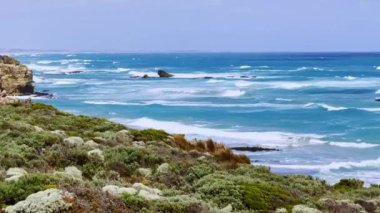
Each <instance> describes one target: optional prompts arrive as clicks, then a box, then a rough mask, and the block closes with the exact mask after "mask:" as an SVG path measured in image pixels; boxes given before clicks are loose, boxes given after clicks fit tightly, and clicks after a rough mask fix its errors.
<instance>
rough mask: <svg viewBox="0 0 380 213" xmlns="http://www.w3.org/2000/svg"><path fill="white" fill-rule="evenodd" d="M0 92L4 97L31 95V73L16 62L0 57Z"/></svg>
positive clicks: (9, 58) (32, 91) (32, 89)
mask: <svg viewBox="0 0 380 213" xmlns="http://www.w3.org/2000/svg"><path fill="white" fill-rule="evenodd" d="M0 92H1V93H2V94H5V95H30V94H33V93H34V86H33V73H32V71H31V70H29V69H28V67H26V66H25V65H22V64H21V63H20V62H19V61H18V60H16V59H14V58H12V57H9V56H4V55H0Z"/></svg>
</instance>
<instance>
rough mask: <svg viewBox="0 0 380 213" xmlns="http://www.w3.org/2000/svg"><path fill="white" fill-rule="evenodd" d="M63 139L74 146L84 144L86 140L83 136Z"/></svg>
mask: <svg viewBox="0 0 380 213" xmlns="http://www.w3.org/2000/svg"><path fill="white" fill-rule="evenodd" d="M63 141H64V142H65V143H68V144H70V145H72V146H80V145H83V144H84V141H83V139H82V138H81V137H68V138H65V139H64V140H63Z"/></svg>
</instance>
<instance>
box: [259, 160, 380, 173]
mask: <svg viewBox="0 0 380 213" xmlns="http://www.w3.org/2000/svg"><path fill="white" fill-rule="evenodd" d="M263 165H266V166H269V167H271V168H279V169H304V170H316V171H318V172H320V173H325V174H326V173H330V172H331V171H332V170H339V169H346V170H352V169H366V168H380V157H379V158H377V159H375V160H362V161H357V162H354V161H344V162H331V163H329V164H319V165H315V164H313V165H305V164H263Z"/></svg>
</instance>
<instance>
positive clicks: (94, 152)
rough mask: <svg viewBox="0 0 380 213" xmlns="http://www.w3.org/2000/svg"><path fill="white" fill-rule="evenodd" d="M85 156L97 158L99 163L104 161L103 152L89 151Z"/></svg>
mask: <svg viewBox="0 0 380 213" xmlns="http://www.w3.org/2000/svg"><path fill="white" fill-rule="evenodd" d="M87 155H88V156H95V157H97V158H99V159H100V160H101V161H104V155H103V151H102V150H100V149H94V150H91V151H89V152H87Z"/></svg>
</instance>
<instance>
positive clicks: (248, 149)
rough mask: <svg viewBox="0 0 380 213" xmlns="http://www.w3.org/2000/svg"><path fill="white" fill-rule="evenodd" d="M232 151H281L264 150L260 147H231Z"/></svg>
mask: <svg viewBox="0 0 380 213" xmlns="http://www.w3.org/2000/svg"><path fill="white" fill-rule="evenodd" d="M231 149H233V150H236V151H245V152H271V151H280V150H279V149H272V148H263V147H259V146H245V147H231Z"/></svg>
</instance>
